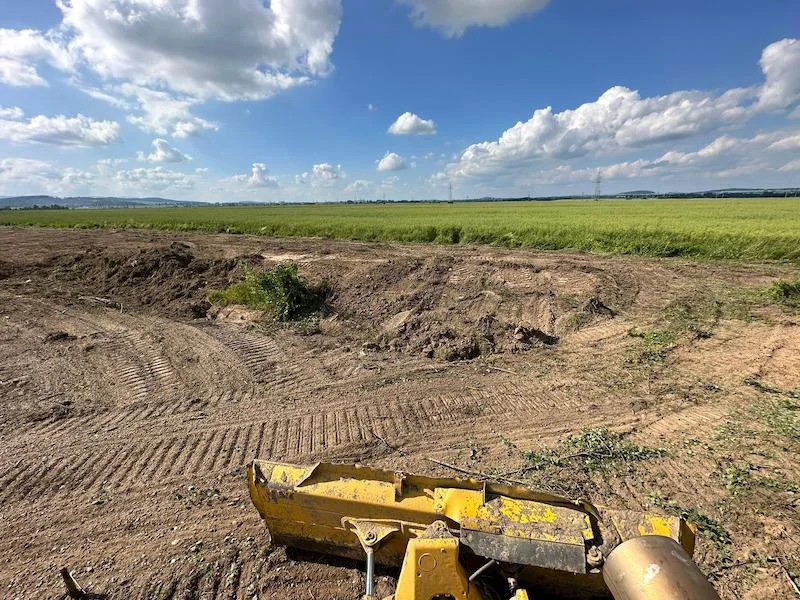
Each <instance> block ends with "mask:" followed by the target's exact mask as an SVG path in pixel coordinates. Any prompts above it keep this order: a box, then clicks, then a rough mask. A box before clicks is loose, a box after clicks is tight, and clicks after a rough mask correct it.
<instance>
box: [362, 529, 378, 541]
mask: <svg viewBox="0 0 800 600" xmlns="http://www.w3.org/2000/svg"><path fill="white" fill-rule="evenodd" d="M377 537H378V536H377V535H375V532H374V531H368V532H367V535H366V536H364V539H366V540H367V541H368V542H374V541H375V540H376V539H377Z"/></svg>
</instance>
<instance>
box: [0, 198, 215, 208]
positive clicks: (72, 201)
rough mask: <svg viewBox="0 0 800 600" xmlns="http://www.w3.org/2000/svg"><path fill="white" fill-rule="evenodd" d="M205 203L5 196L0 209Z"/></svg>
mask: <svg viewBox="0 0 800 600" xmlns="http://www.w3.org/2000/svg"><path fill="white" fill-rule="evenodd" d="M205 204H206V203H205V202H193V201H190V200H170V199H168V198H115V197H113V196H109V197H100V198H95V197H84V196H73V197H68V198H59V197H58V196H7V197H4V198H0V208H35V207H37V208H38V207H51V206H60V207H63V208H136V207H147V206H203V205H205Z"/></svg>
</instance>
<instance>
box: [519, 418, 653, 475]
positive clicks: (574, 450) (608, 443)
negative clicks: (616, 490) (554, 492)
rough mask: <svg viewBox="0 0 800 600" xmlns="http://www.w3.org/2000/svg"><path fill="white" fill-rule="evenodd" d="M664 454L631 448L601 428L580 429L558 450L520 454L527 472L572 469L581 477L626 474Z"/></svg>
mask: <svg viewBox="0 0 800 600" xmlns="http://www.w3.org/2000/svg"><path fill="white" fill-rule="evenodd" d="M665 454H667V450H666V449H665V448H648V447H646V446H640V445H638V444H634V443H633V442H631V441H630V440H627V439H625V437H624V436H622V435H621V434H619V433H614V432H612V431H609V430H608V429H606V428H605V427H598V428H593V429H584V430H583V431H581V432H580V433H579V434H577V435H573V436H570V437H569V438H567V439H566V440H565V441H564V442H563V443H562V444H561V445H560V446H559V447H558V448H555V449H552V448H545V449H544V450H537V451H529V452H525V453H524V454H523V457H524V458H525V461H526V462H527V464H528V468H529V469H530V470H533V471H542V470H545V469H547V468H549V467H567V466H574V467H578V468H580V469H582V470H583V471H584V472H585V473H592V472H595V471H614V470H629V469H630V464H631V463H633V462H637V461H642V460H647V459H649V458H656V457H660V456H664V455H665Z"/></svg>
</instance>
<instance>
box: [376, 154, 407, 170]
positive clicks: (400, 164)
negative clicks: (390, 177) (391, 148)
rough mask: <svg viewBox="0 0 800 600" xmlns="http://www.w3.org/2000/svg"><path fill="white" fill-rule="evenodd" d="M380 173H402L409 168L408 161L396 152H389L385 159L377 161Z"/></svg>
mask: <svg viewBox="0 0 800 600" xmlns="http://www.w3.org/2000/svg"><path fill="white" fill-rule="evenodd" d="M375 164H376V165H377V169H378V171H402V170H403V169H407V168H408V163H407V162H406V159H405V158H403V157H402V156H400V155H399V154H396V153H395V152H387V153H386V154H385V155H384V157H383V158H381V159H380V160H376V161H375Z"/></svg>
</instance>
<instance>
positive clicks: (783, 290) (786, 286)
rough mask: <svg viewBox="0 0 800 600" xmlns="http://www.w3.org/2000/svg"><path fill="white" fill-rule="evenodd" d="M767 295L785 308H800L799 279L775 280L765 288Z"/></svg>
mask: <svg viewBox="0 0 800 600" xmlns="http://www.w3.org/2000/svg"><path fill="white" fill-rule="evenodd" d="M767 297H768V298H769V299H770V300H772V301H773V302H775V303H776V304H780V305H781V306H785V307H787V308H800V279H798V280H796V281H776V282H775V283H773V284H772V285H771V286H769V287H768V288H767Z"/></svg>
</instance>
